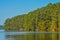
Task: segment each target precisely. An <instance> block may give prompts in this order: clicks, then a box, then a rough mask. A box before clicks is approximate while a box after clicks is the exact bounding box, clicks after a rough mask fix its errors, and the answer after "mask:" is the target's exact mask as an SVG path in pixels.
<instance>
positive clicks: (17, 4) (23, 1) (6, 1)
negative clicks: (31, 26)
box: [0, 0, 60, 25]
mask: <svg viewBox="0 0 60 40" xmlns="http://www.w3.org/2000/svg"><path fill="white" fill-rule="evenodd" d="M56 2H60V0H0V25H3V24H4V22H5V20H6V19H7V18H11V17H14V16H17V15H21V14H25V13H28V12H30V11H32V10H35V9H37V8H41V7H43V6H46V5H47V4H48V3H56Z"/></svg>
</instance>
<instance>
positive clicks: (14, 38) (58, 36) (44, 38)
mask: <svg viewBox="0 0 60 40" xmlns="http://www.w3.org/2000/svg"><path fill="white" fill-rule="evenodd" d="M13 33H14V32H13ZM19 33H20V32H17V33H16V32H15V33H14V34H13V35H12V33H10V34H6V35H5V37H6V40H60V33H39V32H35V33H33V32H31V33H29V32H25V33H24V34H23V32H22V34H21V33H20V34H19Z"/></svg>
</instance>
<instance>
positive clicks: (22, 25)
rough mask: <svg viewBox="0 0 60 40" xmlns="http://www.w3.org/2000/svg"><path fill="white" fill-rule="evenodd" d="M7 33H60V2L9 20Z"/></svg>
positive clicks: (7, 21) (6, 21)
mask: <svg viewBox="0 0 60 40" xmlns="http://www.w3.org/2000/svg"><path fill="white" fill-rule="evenodd" d="M4 29H5V31H24V32H25V31H26V32H30V31H31V32H60V2H58V3H54V4H53V3H49V4H48V5H46V6H44V7H42V8H37V9H36V10H33V11H31V12H28V13H26V14H22V15H17V16H14V17H12V18H7V19H6V20H5V22H4Z"/></svg>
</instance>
